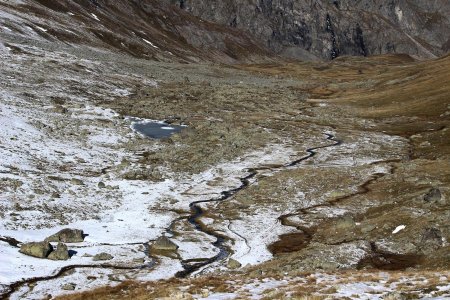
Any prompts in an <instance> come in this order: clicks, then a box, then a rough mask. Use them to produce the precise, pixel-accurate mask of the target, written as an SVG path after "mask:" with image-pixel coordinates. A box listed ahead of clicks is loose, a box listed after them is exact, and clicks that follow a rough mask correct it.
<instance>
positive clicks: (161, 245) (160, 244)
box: [151, 236, 178, 251]
mask: <svg viewBox="0 0 450 300" xmlns="http://www.w3.org/2000/svg"><path fill="white" fill-rule="evenodd" d="M151 247H152V249H153V250H164V251H176V250H178V245H177V244H175V243H174V242H172V241H171V240H170V239H169V238H168V237H166V236H161V237H159V238H158V239H157V240H156V241H154V242H153V244H152V246H151Z"/></svg>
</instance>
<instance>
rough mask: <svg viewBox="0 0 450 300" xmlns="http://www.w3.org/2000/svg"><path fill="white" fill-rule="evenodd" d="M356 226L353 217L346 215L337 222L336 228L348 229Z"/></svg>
mask: <svg viewBox="0 0 450 300" xmlns="http://www.w3.org/2000/svg"><path fill="white" fill-rule="evenodd" d="M355 226H356V223H355V220H354V219H353V217H352V216H351V215H345V216H343V217H341V218H339V219H337V221H336V228H338V229H348V228H353V227H355Z"/></svg>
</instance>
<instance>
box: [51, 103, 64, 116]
mask: <svg viewBox="0 0 450 300" xmlns="http://www.w3.org/2000/svg"><path fill="white" fill-rule="evenodd" d="M52 111H53V112H55V113H58V114H65V113H67V108H65V107H64V106H62V105H58V104H57V105H55V106H54V107H53V109H52Z"/></svg>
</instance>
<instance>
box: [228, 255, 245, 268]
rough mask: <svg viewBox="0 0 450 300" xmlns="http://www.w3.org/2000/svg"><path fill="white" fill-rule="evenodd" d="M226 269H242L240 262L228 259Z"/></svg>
mask: <svg viewBox="0 0 450 300" xmlns="http://www.w3.org/2000/svg"><path fill="white" fill-rule="evenodd" d="M227 267H228V269H231V270H235V269H239V268H240V267H242V264H241V263H240V262H238V261H237V260H235V259H233V258H230V259H229V260H228V263H227Z"/></svg>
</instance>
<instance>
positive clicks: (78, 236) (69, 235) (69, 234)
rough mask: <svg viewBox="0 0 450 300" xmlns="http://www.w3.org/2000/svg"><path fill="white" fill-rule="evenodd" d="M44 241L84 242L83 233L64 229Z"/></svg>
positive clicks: (77, 230) (78, 230)
mask: <svg viewBox="0 0 450 300" xmlns="http://www.w3.org/2000/svg"><path fill="white" fill-rule="evenodd" d="M45 240H46V241H49V242H64V243H81V242H83V241H84V232H83V230H80V229H70V228H65V229H62V230H61V231H59V232H57V233H55V234H54V235H51V236H49V237H48V238H46V239H45Z"/></svg>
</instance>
